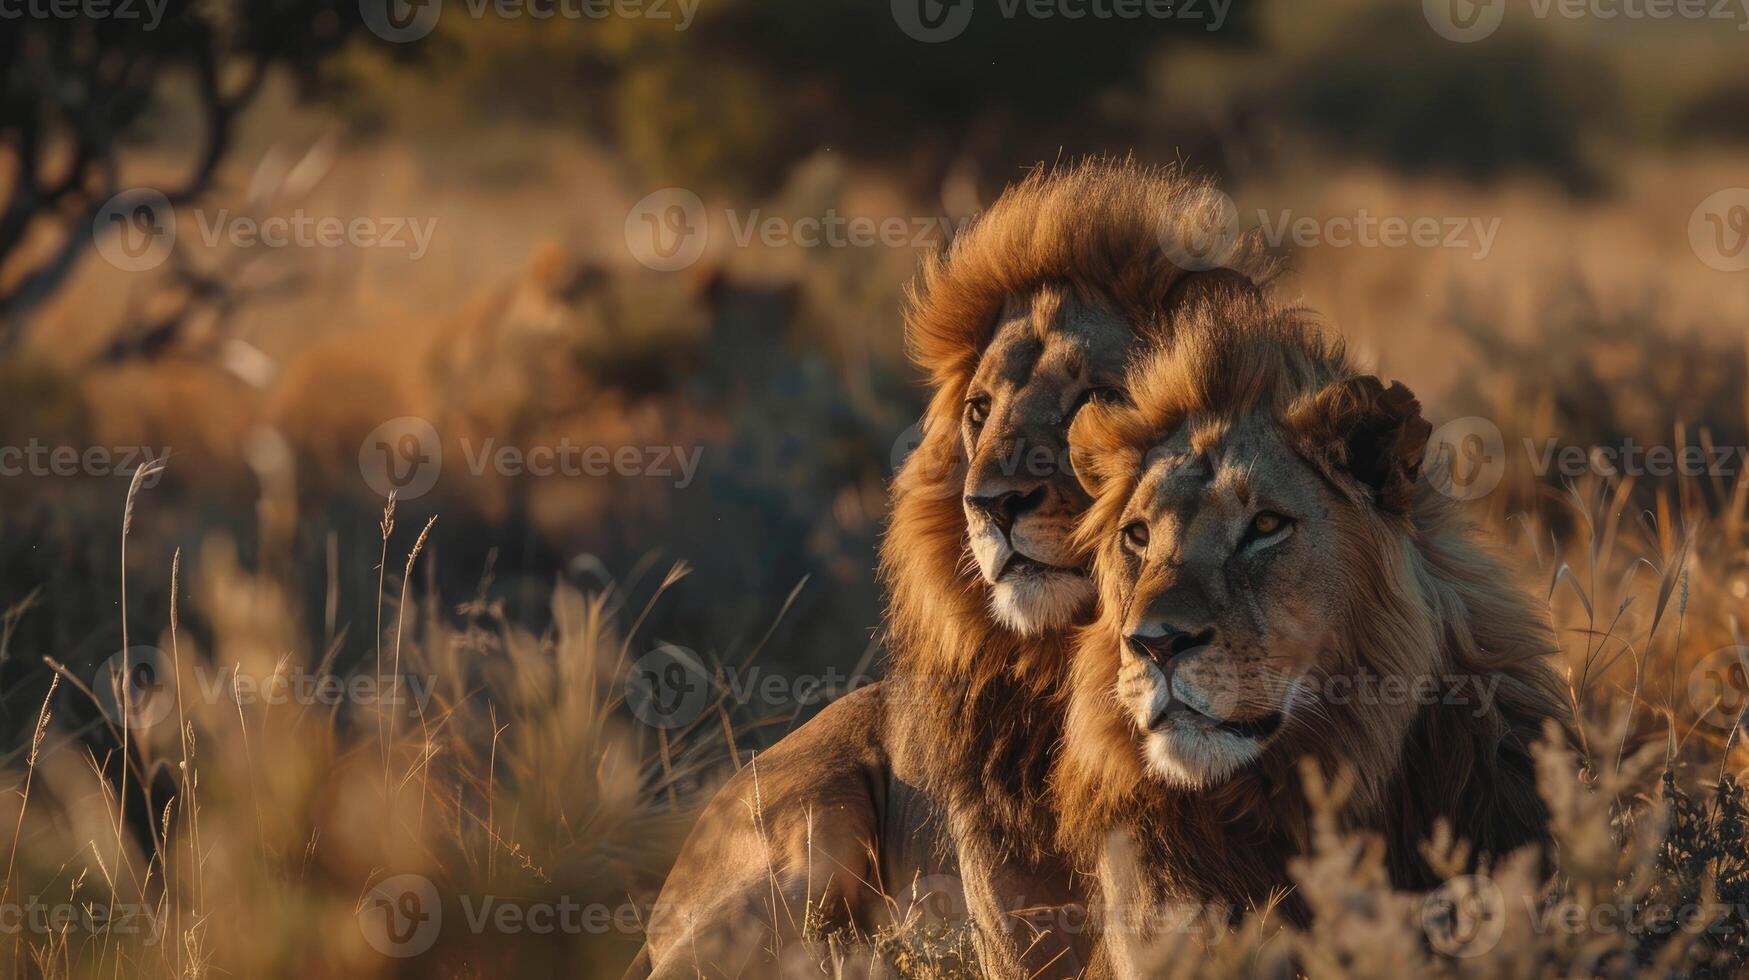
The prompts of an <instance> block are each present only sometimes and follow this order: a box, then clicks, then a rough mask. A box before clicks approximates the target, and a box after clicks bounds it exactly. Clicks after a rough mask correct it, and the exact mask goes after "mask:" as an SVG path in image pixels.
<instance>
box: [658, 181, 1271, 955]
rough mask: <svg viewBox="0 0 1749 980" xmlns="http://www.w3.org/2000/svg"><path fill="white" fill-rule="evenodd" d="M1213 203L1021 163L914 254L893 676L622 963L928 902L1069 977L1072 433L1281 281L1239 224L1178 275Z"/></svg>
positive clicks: (704, 823)
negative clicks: (1076, 421)
mask: <svg viewBox="0 0 1749 980" xmlns="http://www.w3.org/2000/svg"><path fill="white" fill-rule="evenodd" d="M1218 201H1219V197H1218V195H1214V194H1211V193H1209V192H1208V185H1207V184H1205V183H1203V182H1201V181H1199V180H1195V179H1192V178H1189V177H1186V176H1185V175H1183V174H1181V173H1178V172H1176V171H1169V170H1156V169H1148V168H1143V167H1139V166H1136V165H1134V164H1131V163H1127V162H1123V163H1113V162H1095V163H1087V164H1082V165H1079V166H1074V167H1067V168H1062V169H1059V170H1056V171H1054V172H1047V171H1043V170H1040V171H1035V172H1034V173H1032V174H1031V175H1029V176H1028V177H1026V178H1025V179H1024V180H1022V181H1021V182H1020V183H1018V184H1016V185H1015V186H1013V187H1010V188H1009V189H1008V190H1007V191H1006V192H1005V193H1004V194H1003V195H1002V196H1001V198H1000V199H999V200H997V202H996V203H995V204H994V205H993V206H991V207H990V208H989V209H988V210H987V211H986V212H984V213H983V214H982V215H981V216H980V217H979V218H978V220H977V221H975V222H974V223H973V224H972V225H971V226H970V227H969V228H968V229H967V230H966V231H964V232H963V233H962V234H961V235H960V236H959V237H958V238H957V239H956V240H955V241H954V243H953V244H952V246H951V247H950V248H949V249H948V250H947V251H946V252H945V253H943V254H939V255H932V256H930V257H929V258H927V259H925V260H924V262H923V265H922V269H921V272H920V273H919V275H918V278H917V280H916V282H915V284H914V285H913V288H912V290H911V291H910V294H909V303H908V308H907V310H906V317H905V325H906V336H907V340H908V345H909V349H910V351H911V354H912V357H913V359H914V360H915V361H916V362H917V364H918V365H920V366H921V367H922V368H923V369H924V370H925V371H926V372H927V374H928V377H929V380H930V382H931V384H932V386H933V395H932V398H931V400H930V402H929V405H928V408H927V410H926V412H925V415H924V417H923V420H922V423H921V427H920V431H921V440H920V443H919V445H918V446H917V448H916V449H915V451H913V452H912V454H911V455H910V457H909V458H908V459H907V460H906V462H905V464H904V466H903V467H902V469H901V470H900V472H899V473H898V475H897V477H896V478H895V480H894V484H893V491H892V501H891V508H890V513H891V517H890V523H889V526H888V532H887V535H886V537H885V539H884V541H883V542H882V546H881V555H880V568H881V575H882V579H883V581H884V583H885V585H886V588H887V591H888V594H889V598H890V603H891V605H890V609H889V613H888V617H887V623H886V640H887V644H888V652H889V656H890V662H889V665H888V680H886V681H885V682H884V683H882V684H878V685H874V686H872V687H868V688H864V689H863V690H860V691H858V692H856V693H854V694H851V695H849V696H846V697H844V698H842V699H840V700H839V701H837V702H835V703H834V704H832V705H831V706H830V707H828V708H826V709H825V710H824V711H822V712H821V713H820V714H819V715H818V716H817V717H816V718H814V719H813V720H812V721H810V722H808V723H807V724H806V725H804V726H802V727H801V728H800V729H798V730H796V731H795V732H793V733H791V734H790V735H789V736H787V737H785V738H784V739H783V740H782V741H780V742H779V743H778V744H777V745H775V746H773V747H772V748H771V749H770V750H768V751H766V752H764V753H762V754H760V755H759V756H758V757H757V758H756V759H755V760H754V761H753V762H751V763H749V764H748V765H746V766H744V767H742V768H741V769H740V770H739V772H737V774H736V775H735V776H734V777H733V778H732V779H730V780H729V782H728V783H727V784H726V785H725V786H724V787H723V789H722V790H721V791H720V792H719V793H718V794H717V796H716V797H715V798H714V799H713V800H712V801H711V802H710V803H709V804H708V805H707V806H706V808H705V809H704V811H703V813H702V814H701V816H700V817H699V821H698V824H697V826H696V827H695V828H694V830H693V832H692V834H691V835H690V837H689V838H688V840H687V842H686V844H685V846H684V847H683V849H682V851H681V854H680V857H679V859H678V860H677V861H676V863H675V866H674V869H673V870H672V871H671V872H670V874H669V877H668V881H667V883H666V884H665V885H664V887H663V889H662V892H661V894H660V896H659V897H658V899H657V903H656V906H655V908H654V910H653V911H652V914H651V916H650V921H649V923H648V926H649V929H648V934H647V940H646V944H645V948H644V950H643V952H642V953H640V955H639V958H638V960H637V962H635V963H634V964H633V967H632V973H633V974H645V973H648V974H650V975H654V976H662V977H671V976H686V977H691V976H694V975H696V974H697V973H698V972H700V971H701V970H702V971H703V972H706V973H707V974H710V975H717V974H719V973H721V974H726V975H731V976H733V975H737V974H745V973H746V972H747V970H748V968H749V964H754V963H764V962H768V961H769V958H770V957H771V956H772V955H773V952H774V949H775V948H776V947H778V946H782V945H785V944H786V943H787V944H788V945H789V946H790V947H791V948H793V947H794V945H795V944H794V943H793V942H790V941H789V940H791V939H793V938H794V937H796V936H797V935H798V934H801V933H804V932H807V931H809V930H808V929H804V928H803V927H804V926H809V927H812V928H813V929H816V930H818V931H819V932H829V931H831V930H833V929H837V928H842V927H850V928H854V929H855V930H857V931H858V932H860V933H861V934H863V935H868V934H870V933H871V932H872V931H874V930H876V929H878V928H881V927H882V926H885V925H889V924H891V923H892V922H893V921H894V920H895V919H896V918H902V917H903V916H905V915H906V914H907V913H908V911H909V909H910V906H911V901H912V899H913V898H922V897H924V896H923V895H920V894H918V891H919V890H922V891H936V892H942V893H945V894H941V895H939V896H938V897H940V898H941V899H942V900H943V901H942V902H941V903H939V904H936V905H934V907H936V908H939V907H940V906H941V905H942V904H945V905H946V906H948V907H955V906H957V907H959V908H962V909H964V911H965V912H967V913H969V918H970V919H971V921H972V925H973V931H972V936H973V942H974V946H975V948H976V950H977V955H978V958H979V960H980V963H981V965H982V967H983V969H984V971H985V972H986V973H987V974H989V975H991V976H994V977H1011V976H1012V977H1021V976H1025V977H1039V976H1043V977H1047V978H1048V977H1052V976H1068V975H1073V974H1075V973H1078V972H1079V970H1080V968H1081V964H1082V963H1083V962H1084V958H1085V951H1084V950H1082V949H1080V948H1079V945H1078V944H1079V943H1081V942H1084V941H1085V940H1086V937H1085V936H1084V935H1082V934H1081V930H1080V929H1079V928H1077V927H1078V925H1079V924H1078V923H1077V922H1074V921H1068V920H1065V919H1062V918H1061V916H1062V915H1063V911H1062V910H1065V909H1070V908H1074V907H1076V906H1078V905H1079V903H1080V902H1081V896H1080V889H1079V883H1078V881H1077V880H1076V877H1075V876H1074V875H1073V873H1072V872H1071V870H1070V868H1069V865H1068V864H1067V862H1065V861H1064V860H1063V859H1062V857H1061V855H1060V854H1059V853H1058V851H1057V850H1056V848H1055V846H1054V836H1055V822H1054V819H1053V817H1052V814H1051V811H1050V810H1049V808H1048V807H1047V806H1046V805H1045V799H1044V798H1045V791H1046V787H1045V782H1046V777H1047V775H1048V773H1049V771H1050V762H1051V758H1052V755H1053V753H1054V751H1055V748H1056V745H1057V743H1058V741H1059V738H1060V735H1061V731H1062V712H1063V706H1064V695H1065V693H1066V692H1065V690H1064V683H1065V679H1066V670H1067V664H1068V649H1069V637H1070V635H1071V634H1070V631H1071V629H1072V628H1073V627H1075V626H1077V625H1079V624H1082V623H1084V622H1086V621H1087V620H1088V619H1089V618H1090V617H1091V614H1092V607H1093V600H1094V589H1093V585H1092V583H1091V581H1090V580H1089V578H1088V574H1087V571H1086V569H1085V567H1084V566H1083V565H1082V564H1081V562H1080V561H1079V560H1078V558H1077V556H1076V552H1075V550H1074V548H1073V547H1072V546H1071V544H1070V536H1071V534H1072V532H1073V528H1074V521H1075V519H1076V518H1077V517H1078V516H1079V514H1080V513H1081V511H1082V510H1083V509H1084V508H1085V507H1086V506H1087V504H1088V502H1089V498H1088V497H1087V496H1086V495H1085V494H1084V493H1083V492H1082V490H1081V488H1080V486H1079V484H1078V483H1077V481H1076V480H1075V478H1074V476H1073V474H1072V473H1070V472H1069V469H1068V466H1067V429H1068V426H1069V423H1070V421H1071V420H1072V419H1073V418H1074V416H1075V415H1076V414H1077V413H1078V412H1081V411H1084V410H1085V408H1086V406H1088V405H1092V404H1096V403H1099V402H1102V401H1115V400H1121V399H1122V398H1123V392H1122V385H1123V378H1124V376H1125V371H1126V369H1127V367H1128V366H1129V360H1130V356H1131V354H1132V352H1133V351H1134V350H1135V349H1136V348H1137V347H1138V346H1139V345H1140V344H1141V343H1142V342H1144V341H1146V342H1148V343H1152V342H1157V341H1158V340H1160V339H1163V338H1164V337H1165V336H1167V335H1168V334H1169V332H1170V329H1171V326H1172V323H1173V322H1174V320H1175V317H1176V311H1177V309H1178V308H1179V307H1180V306H1182V305H1184V304H1185V303H1188V302H1191V301H1193V300H1195V298H1196V297H1198V296H1201V295H1204V294H1208V293H1218V292H1220V291H1222V290H1224V289H1227V288H1232V284H1233V283H1234V282H1236V281H1242V282H1243V283H1244V284H1245V286H1246V287H1247V288H1250V287H1252V286H1253V285H1254V284H1257V283H1261V282H1263V281H1265V280H1267V279H1269V278H1270V277H1271V276H1272V275H1273V272H1274V267H1273V263H1272V262H1271V261H1270V259H1269V258H1268V256H1267V253H1266V251H1265V249H1264V247H1263V245H1262V243H1261V240H1260V239H1259V238H1258V237H1257V236H1255V235H1247V236H1241V237H1238V238H1234V239H1232V240H1230V241H1224V240H1221V239H1219V238H1218V237H1217V238H1215V239H1211V240H1210V244H1214V245H1224V246H1226V247H1225V248H1224V249H1222V250H1220V251H1218V252H1214V253H1212V254H1204V253H1197V254H1202V255H1203V257H1204V258H1206V259H1207V260H1208V263H1207V265H1206V266H1205V265H1203V263H1200V262H1199V263H1196V264H1197V265H1199V266H1203V267H1213V266H1214V265H1217V264H1218V265H1224V266H1227V267H1229V268H1228V269H1227V270H1222V271H1219V272H1210V273H1203V272H1193V271H1187V270H1186V269H1183V268H1180V267H1179V266H1178V265H1176V264H1174V262H1173V261H1172V259H1171V258H1170V257H1169V255H1170V254H1180V255H1182V254H1185V253H1186V252H1188V251H1192V250H1191V249H1189V248H1168V247H1163V245H1178V244H1182V245H1194V244H1195V243H1196V241H1197V240H1198V239H1199V238H1200V237H1202V236H1205V235H1207V234H1208V232H1209V230H1210V229H1219V228H1221V227H1222V222H1221V219H1222V218H1223V217H1225V216H1224V215H1223V214H1221V213H1220V212H1219V210H1218V203H1217V202H1218ZM1233 270H1237V271H1233ZM919 882H922V883H923V884H922V885H919ZM889 896H890V897H891V900H889ZM1023 910H1044V911H1045V912H1046V913H1047V914H1048V913H1053V912H1054V913H1056V914H1057V915H1058V916H1059V918H1058V919H1057V920H1053V921H1050V922H1046V923H1039V922H1038V921H1036V920H1032V919H1028V918H1027V917H1025V916H1024V915H1023V914H1022V913H1023ZM755 972H757V970H755Z"/></svg>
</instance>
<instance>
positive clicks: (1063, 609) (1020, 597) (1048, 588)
mask: <svg viewBox="0 0 1749 980" xmlns="http://www.w3.org/2000/svg"><path fill="white" fill-rule="evenodd" d="M1093 597H1094V592H1093V581H1092V579H1089V578H1088V577H1087V575H1086V574H1085V573H1083V572H1079V571H1071V570H1066V569H1050V570H1048V571H1036V572H1034V573H1032V574H1028V575H1007V576H1004V577H1003V579H1002V580H1001V581H1000V582H997V583H996V584H995V585H993V586H991V588H990V615H991V617H992V618H993V619H995V620H996V622H998V623H1001V624H1002V625H1003V626H1006V627H1008V628H1009V629H1011V630H1013V631H1014V632H1016V633H1019V634H1020V635H1022V636H1037V635H1039V634H1041V633H1049V632H1053V631H1056V630H1064V629H1068V628H1069V627H1071V626H1073V625H1075V622H1076V620H1077V619H1078V618H1079V617H1080V616H1081V614H1082V613H1083V612H1085V611H1086V610H1087V609H1089V608H1091V607H1092V605H1093Z"/></svg>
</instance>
